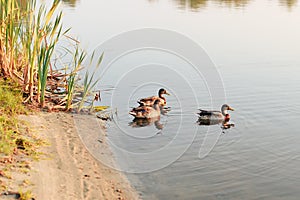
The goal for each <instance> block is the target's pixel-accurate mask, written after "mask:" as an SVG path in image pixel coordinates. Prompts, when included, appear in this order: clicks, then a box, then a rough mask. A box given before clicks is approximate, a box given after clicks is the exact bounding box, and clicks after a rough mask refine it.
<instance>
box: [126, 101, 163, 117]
mask: <svg viewBox="0 0 300 200" xmlns="http://www.w3.org/2000/svg"><path fill="white" fill-rule="evenodd" d="M159 104H160V100H159V99H156V100H155V101H154V104H153V106H139V107H136V108H133V109H132V110H131V111H130V112H129V114H130V115H132V116H134V117H135V118H136V119H150V118H155V117H159V116H160V106H159Z"/></svg>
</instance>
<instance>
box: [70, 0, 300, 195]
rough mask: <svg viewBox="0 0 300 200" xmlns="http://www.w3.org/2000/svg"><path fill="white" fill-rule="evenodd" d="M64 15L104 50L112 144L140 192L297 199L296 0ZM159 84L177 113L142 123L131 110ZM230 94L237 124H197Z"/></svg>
mask: <svg viewBox="0 0 300 200" xmlns="http://www.w3.org/2000/svg"><path fill="white" fill-rule="evenodd" d="M64 12H65V15H64V19H65V25H66V26H71V27H72V34H73V35H76V36H78V38H79V39H80V41H81V42H82V44H81V45H82V46H84V47H85V48H87V49H90V50H92V49H95V48H97V51H98V52H102V51H104V52H105V56H104V61H103V65H102V66H101V67H102V69H101V70H102V71H101V72H100V73H99V76H100V75H101V76H103V77H102V78H101V81H100V83H99V85H98V86H97V87H98V88H99V89H101V90H102V100H103V101H102V102H101V103H99V105H110V106H112V109H113V110H114V111H117V112H116V113H117V114H114V119H113V121H111V122H108V124H107V126H108V129H107V132H108V133H107V135H108V141H109V143H110V146H111V148H112V149H113V152H114V153H115V157H116V158H117V161H118V169H120V170H122V171H124V172H126V174H127V175H128V177H129V179H130V181H131V182H132V184H133V186H134V187H135V188H136V189H137V191H138V192H139V193H140V194H141V197H142V198H143V199H272V200H273V199H295V200H296V199H299V197H300V190H299V187H300V169H299V166H300V145H299V142H300V135H299V127H298V123H299V120H300V117H299V115H300V103H299V102H300V101H299V99H300V26H299V22H300V3H299V2H298V1H297V0H274V1H268V0H240V1H237V0H236V1H233V0H232V1H230V0H226V1H221V0H195V1H193V0H190V1H184V0H131V1H129V0H111V1H104V0H86V1H85V0H78V1H76V0H74V1H66V0H65V1H64ZM145 41H146V42H145ZM144 42H145V43H144ZM151 45H152V46H151ZM140 47H143V48H140ZM150 47H151V48H150ZM194 54H195V55H199V56H198V57H197V56H194ZM186 58H188V59H186ZM198 72H200V73H198ZM161 87H164V88H166V89H167V90H168V91H169V92H170V93H171V96H166V98H167V106H169V107H171V110H170V111H169V112H168V113H167V114H165V115H162V116H161V118H160V120H159V121H155V120H153V121H152V122H149V125H148V126H143V127H135V126H134V125H133V124H132V120H133V118H132V117H131V116H130V115H129V114H128V111H129V110H130V107H134V106H137V103H136V100H137V99H138V98H140V97H146V96H151V95H156V94H157V91H158V89H159V88H161ZM223 103H228V104H229V105H230V106H232V107H233V108H235V111H234V112H231V113H230V114H231V121H232V122H234V124H235V127H232V128H230V129H227V130H223V129H221V127H220V125H215V126H199V125H198V124H197V116H196V115H195V113H197V109H198V108H203V109H216V110H219V109H220V107H221V105H222V104H223ZM144 125H145V124H144ZM96 140H97V138H95V141H96ZM99 151H100V150H99ZM99 159H100V160H101V158H99Z"/></svg>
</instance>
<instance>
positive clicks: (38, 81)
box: [0, 0, 102, 110]
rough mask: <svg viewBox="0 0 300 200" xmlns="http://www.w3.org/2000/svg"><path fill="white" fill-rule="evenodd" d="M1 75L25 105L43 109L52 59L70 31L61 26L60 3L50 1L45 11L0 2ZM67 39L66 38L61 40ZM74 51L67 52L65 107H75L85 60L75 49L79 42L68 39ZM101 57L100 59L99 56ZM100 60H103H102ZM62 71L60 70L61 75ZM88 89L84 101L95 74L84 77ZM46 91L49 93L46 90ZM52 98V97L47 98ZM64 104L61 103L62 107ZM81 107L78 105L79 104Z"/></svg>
mask: <svg viewBox="0 0 300 200" xmlns="http://www.w3.org/2000/svg"><path fill="white" fill-rule="evenodd" d="M0 2H1V4H0V9H1V10H0V11H1V12H0V25H1V28H0V72H1V76H4V77H9V78H11V79H13V80H14V81H15V82H18V83H19V84H21V85H22V88H23V93H24V94H25V96H27V98H26V99H25V100H24V102H35V101H36V102H38V103H39V104H40V106H41V107H44V106H45V101H46V97H45V95H46V93H47V98H49V96H51V94H49V93H48V92H46V90H47V88H49V87H51V85H50V82H49V79H51V78H52V76H53V69H52V65H53V55H55V51H56V49H57V47H58V46H59V42H60V41H61V40H62V39H67V38H70V37H69V36H67V35H66V34H67V33H68V31H69V30H70V29H64V28H63V25H62V12H59V10H58V7H59V4H60V0H53V2H52V5H51V7H50V8H49V9H47V8H46V7H45V6H44V5H41V6H40V7H39V8H37V6H36V1H35V0H29V1H23V0H0ZM64 36H66V37H64ZM71 41H72V42H73V46H75V51H69V50H68V51H67V53H69V54H70V55H71V57H73V61H72V64H71V66H68V67H67V69H65V71H68V72H69V73H65V76H66V77H65V79H66V80H67V81H66V82H65V84H66V85H65V88H66V92H65V96H64V97H63V98H62V100H65V101H66V102H65V107H66V109H67V110H69V109H70V108H72V107H74V106H72V104H73V96H74V89H75V86H76V85H77V84H78V78H77V76H78V72H79V70H81V69H82V64H83V62H84V60H85V58H86V53H85V52H84V51H81V50H80V49H79V47H78V41H76V40H73V39H71ZM101 57H102V56H101ZM101 59H102V58H101ZM62 71H63V70H61V72H59V73H62ZM86 76H87V77H85V79H91V80H90V81H85V84H86V86H87V87H85V86H84V87H83V92H82V93H83V94H84V95H83V98H86V95H87V93H88V90H91V88H92V87H91V86H93V85H92V84H91V82H92V79H93V78H94V74H93V75H92V76H91V77H89V74H88V73H87V74H86ZM47 91H48V90H47ZM50 98H51V97H50ZM62 104H63V103H62ZM80 105H81V104H80Z"/></svg>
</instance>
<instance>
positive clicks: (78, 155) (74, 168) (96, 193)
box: [21, 112, 141, 200]
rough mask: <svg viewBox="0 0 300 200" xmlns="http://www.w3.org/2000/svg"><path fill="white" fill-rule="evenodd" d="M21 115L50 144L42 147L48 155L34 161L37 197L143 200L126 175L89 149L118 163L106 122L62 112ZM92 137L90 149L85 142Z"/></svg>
mask: <svg viewBox="0 0 300 200" xmlns="http://www.w3.org/2000/svg"><path fill="white" fill-rule="evenodd" d="M21 118H22V119H23V120H24V121H27V122H29V123H30V125H31V126H32V128H33V129H34V130H35V131H37V132H38V133H39V134H38V135H39V137H41V138H42V139H44V140H46V141H47V142H48V143H50V145H49V146H45V147H42V148H41V149H40V150H41V151H42V152H43V153H45V154H46V155H47V156H46V157H49V158H48V159H41V160H39V161H37V162H34V163H33V170H32V172H31V182H32V183H33V185H34V186H33V188H32V192H33V194H34V196H35V197H36V199H56V200H57V199H101V200H103V199H109V200H110V199H118V200H121V199H123V200H125V199H130V200H131V199H141V197H140V196H139V195H138V193H137V191H136V190H135V189H134V188H133V187H132V186H131V185H130V183H129V181H128V179H127V177H126V176H125V174H123V173H122V172H120V171H117V170H115V169H112V168H110V167H108V166H106V165H105V164H103V163H101V162H100V161H99V160H97V159H96V157H98V156H97V155H96V157H95V155H92V154H91V153H90V148H93V149H97V151H96V152H99V154H101V157H103V158H104V159H105V163H106V162H109V163H110V164H112V165H111V166H113V165H114V163H115V160H114V157H113V154H112V152H111V151H110V149H109V146H108V144H107V142H106V131H105V128H104V122H103V121H101V120H99V119H97V118H96V117H95V116H93V115H78V114H67V113H61V112H58V113H40V114H36V115H29V116H23V117H21ZM82 130H84V132H83V131H82ZM91 140H92V141H93V142H92V143H91V147H90V146H89V149H87V148H86V146H85V145H84V143H86V142H88V144H89V141H91ZM95 141H96V142H95ZM94 152H95V151H93V153H94Z"/></svg>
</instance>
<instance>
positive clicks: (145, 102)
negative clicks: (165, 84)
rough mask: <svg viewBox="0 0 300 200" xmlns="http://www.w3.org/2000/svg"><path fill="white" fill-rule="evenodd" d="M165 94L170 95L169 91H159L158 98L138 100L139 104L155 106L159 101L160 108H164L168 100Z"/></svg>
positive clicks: (162, 89)
mask: <svg viewBox="0 0 300 200" xmlns="http://www.w3.org/2000/svg"><path fill="white" fill-rule="evenodd" d="M164 94H166V95H170V94H169V93H168V92H167V90H165V89H164V88H161V89H159V91H158V96H152V97H147V98H143V99H140V100H138V101H137V102H138V103H139V104H140V106H153V104H154V102H155V101H156V100H159V106H164V105H166V104H167V101H166V98H165V97H164V96H163V95H164Z"/></svg>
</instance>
